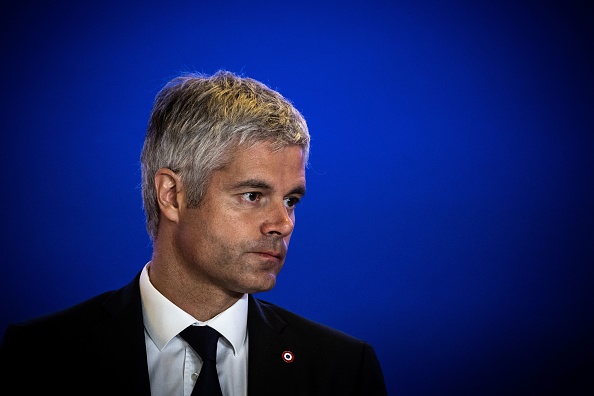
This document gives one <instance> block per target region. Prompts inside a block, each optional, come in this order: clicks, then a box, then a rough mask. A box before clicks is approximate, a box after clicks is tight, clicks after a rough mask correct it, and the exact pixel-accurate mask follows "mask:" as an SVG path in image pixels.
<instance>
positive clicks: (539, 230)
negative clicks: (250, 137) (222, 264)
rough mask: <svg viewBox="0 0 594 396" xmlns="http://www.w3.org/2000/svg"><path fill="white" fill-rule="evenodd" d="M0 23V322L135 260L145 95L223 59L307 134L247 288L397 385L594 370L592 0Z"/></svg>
mask: <svg viewBox="0 0 594 396" xmlns="http://www.w3.org/2000/svg"><path fill="white" fill-rule="evenodd" d="M13 3H14V2H13ZM3 9H4V11H3V12H2V16H1V17H0V18H1V19H0V22H1V23H0V33H1V37H2V41H1V43H2V44H1V45H2V52H1V53H2V62H1V70H0V78H1V81H0V82H1V89H2V91H1V92H2V94H1V97H2V103H1V104H0V105H1V110H0V111H1V116H2V143H1V144H0V170H1V172H2V180H1V183H0V193H1V197H2V205H0V218H1V219H2V228H3V237H2V238H1V239H0V249H1V252H2V255H3V260H2V264H1V267H0V268H1V276H0V293H1V294H0V299H1V301H2V303H1V307H0V308H1V311H0V325H1V329H2V330H1V331H2V332H3V331H4V328H5V326H6V325H7V324H8V323H9V322H14V321H18V320H21V319H25V318H28V317H30V316H33V315H38V314H44V313H47V312H52V311H54V310H56V309H60V308H64V307H66V306H69V305H71V304H74V303H76V302H79V301H81V300H83V299H85V298H88V297H91V296H93V295H95V294H97V293H99V292H102V291H104V290H107V289H113V288H118V287H120V286H122V285H123V284H125V283H127V282H128V281H129V280H130V279H131V278H132V277H133V276H134V275H135V274H136V273H137V272H138V271H139V270H140V269H141V268H142V266H143V265H144V264H145V263H146V262H147V261H148V260H149V259H150V253H151V246H150V242H149V239H148V237H147V235H146V232H145V229H144V214H143V211H142V205H141V197H140V191H139V189H138V185H139V182H140V173H139V163H138V157H139V153H140V148H141V145H142V141H143V135H144V131H145V127H146V122H147V119H148V115H149V112H150V108H151V105H152V101H153V98H154V96H155V94H156V93H157V91H158V90H159V89H160V88H161V87H162V85H163V84H164V83H165V82H166V81H167V80H168V79H169V78H170V77H173V76H174V75H176V74H177V73H178V72H180V71H186V70H197V71H201V72H205V73H209V74H210V73H213V72H215V71H216V70H217V69H221V68H222V69H227V70H231V71H234V72H237V73H241V74H244V75H246V76H249V77H253V78H256V79H258V80H260V81H263V82H264V83H266V84H268V85H269V86H271V87H272V88H275V89H277V90H279V91H280V92H281V93H282V94H283V95H285V96H286V97H288V98H289V99H290V100H292V101H293V102H294V104H295V105H296V107H297V108H298V109H299V110H300V111H301V112H302V113H303V114H304V116H305V118H306V119H307V121H308V124H309V127H310V131H311V134H312V152H311V164H310V167H309V170H308V195H307V197H306V198H305V200H304V201H303V202H302V204H300V207H299V209H298V214H297V227H296V230H295V232H294V234H293V239H292V241H291V249H290V250H289V256H288V258H287V262H286V265H285V268H284V269H283V272H282V273H281V275H280V277H279V281H278V283H277V287H276V288H275V289H274V290H273V291H271V292H268V293H263V294H261V295H260V297H261V298H264V299H267V300H269V301H272V302H275V303H277V304H280V305H282V306H285V307H286V308H289V309H291V310H293V311H295V312H297V313H299V314H302V315H304V316H307V317H310V318H312V319H314V320H317V321H319V322H322V323H325V324H327V325H331V326H333V327H336V328H339V329H341V330H343V331H345V332H348V333H350V334H353V335H355V336H357V337H360V338H363V339H365V340H367V341H369V342H370V343H372V345H373V346H374V347H375V348H376V350H377V353H378V356H379V358H380V361H381V363H382V365H383V368H384V372H385V376H386V382H387V385H388V388H389V391H390V394H399V395H437V394H439V395H450V394H456V395H465V394H468V395H471V394H472V395H490V394H493V395H495V394H508V395H509V394H515V393H516V392H517V393H518V394H522V393H523V392H526V393H525V394H529V393H531V392H534V393H532V394H536V393H537V392H542V393H545V390H547V389H551V387H553V386H556V385H558V384H559V383H560V382H561V381H562V380H563V379H564V378H566V377H567V376H569V375H570V374H572V373H577V372H578V370H579V367H583V366H584V365H585V364H586V363H587V362H588V361H590V362H591V361H592V350H593V348H592V334H593V333H594V314H593V313H594V287H593V281H594V186H593V183H594V35H593V33H594V29H593V25H594V23H593V21H594V14H593V13H592V9H591V7H590V6H589V5H588V2H586V1H584V2H577V1H559V2H546V1H545V2H543V1H538V2H537V1H534V2H525V1H524V2H522V1H519V2H518V1H513V2H512V1H493V2H476V1H443V2H440V1H423V0H416V1H394V2H387V1H375V2H374V1H370V0H367V1H351V2H348V3H344V2H322V1H298V2H290V3H288V2H281V1H252V2H248V1H233V0H230V1H225V2H214V1H168V2H155V1H152V2H146V1H145V2H124V1H101V2H91V1H89V2H63V1H56V2H51V3H50V2H48V4H45V5H39V4H34V3H31V2H27V1H23V2H19V4H18V5H15V4H12V5H5V6H3Z"/></svg>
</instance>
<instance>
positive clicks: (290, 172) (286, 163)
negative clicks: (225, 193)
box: [213, 142, 305, 185]
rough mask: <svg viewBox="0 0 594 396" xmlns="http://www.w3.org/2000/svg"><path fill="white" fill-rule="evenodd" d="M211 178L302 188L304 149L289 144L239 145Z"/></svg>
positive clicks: (303, 181) (230, 181) (303, 180)
mask: <svg viewBox="0 0 594 396" xmlns="http://www.w3.org/2000/svg"><path fill="white" fill-rule="evenodd" d="M213 178H215V179H219V180H220V179H225V180H227V181H228V182H229V183H233V182H236V181H238V180H241V179H263V180H266V181H269V182H276V183H283V184H291V185H294V184H301V185H305V157H304V154H303V148H302V147H301V146H298V145H289V146H285V147H282V148H280V149H277V148H274V147H273V146H272V145H271V144H270V143H269V142H261V143H256V144H251V145H239V146H237V147H235V148H234V149H233V150H231V151H230V154H229V161H228V162H227V164H226V165H225V166H224V167H223V168H221V169H219V170H218V171H215V172H214V174H213Z"/></svg>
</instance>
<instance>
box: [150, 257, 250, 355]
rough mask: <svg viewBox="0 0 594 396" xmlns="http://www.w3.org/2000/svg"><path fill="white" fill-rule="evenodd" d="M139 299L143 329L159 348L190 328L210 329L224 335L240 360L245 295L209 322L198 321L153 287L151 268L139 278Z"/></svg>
mask: <svg viewBox="0 0 594 396" xmlns="http://www.w3.org/2000/svg"><path fill="white" fill-rule="evenodd" d="M140 297H141V299H142V316H143V319H144V327H145V328H146V331H147V332H148V334H149V336H150V337H151V339H152V340H153V342H154V343H155V345H156V346H157V348H159V350H161V349H163V348H164V347H165V345H167V343H168V342H169V341H171V339H172V338H173V337H175V336H176V335H178V334H179V333H180V332H181V331H182V330H183V329H185V328H186V327H188V326H190V325H198V326H205V325H208V326H210V327H212V328H213V329H215V330H216V331H218V332H219V333H221V335H222V336H223V337H224V339H225V340H226V341H227V342H228V343H229V344H231V347H232V348H233V354H234V355H235V356H238V355H239V353H240V352H241V350H242V348H243V347H244V346H245V343H246V335H247V311H248V297H247V294H244V295H243V296H242V297H241V298H240V299H239V300H237V302H236V303H235V304H233V305H232V306H230V307H229V308H227V309H226V310H225V311H223V312H221V313H220V314H218V315H217V316H215V317H214V318H212V319H209V320H207V321H206V322H201V321H199V320H196V319H195V318H194V317H192V315H190V314H188V313H187V312H185V311H184V310H182V309H181V308H179V307H178V306H177V305H175V304H174V303H172V302H171V301H169V300H168V299H167V298H166V297H165V296H164V295H162V294H161V293H160V292H159V291H158V290H157V289H155V287H154V286H153V284H152V283H151V281H150V279H149V274H148V264H147V265H145V266H144V268H143V269H142V273H141V274H140Z"/></svg>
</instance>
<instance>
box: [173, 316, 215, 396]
mask: <svg viewBox="0 0 594 396" xmlns="http://www.w3.org/2000/svg"><path fill="white" fill-rule="evenodd" d="M179 335H181V336H182V337H183V339H184V340H186V341H187V342H188V344H190V346H191V347H192V349H193V350H194V351H196V353H197V354H198V355H200V358H201V359H202V369H201V370H200V375H199V376H198V379H197V380H196V384H195V385H194V389H193V390H192V396H223V392H221V385H220V384H219V376H218V375H217V341H218V340H219V337H220V336H221V334H219V332H218V331H216V330H215V329H213V328H212V327H208V326H188V327H187V328H186V329H185V330H183V331H182V332H181V333H179Z"/></svg>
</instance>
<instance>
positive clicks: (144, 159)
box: [141, 71, 309, 239]
mask: <svg viewBox="0 0 594 396" xmlns="http://www.w3.org/2000/svg"><path fill="white" fill-rule="evenodd" d="M262 142H270V143H271V146H272V147H273V148H274V149H277V150H278V149H281V148H285V147H287V146H300V147H301V148H302V150H303V156H304V161H305V162H307V157H308V154H309V132H308V129H307V124H306V123H305V120H304V119H303V117H302V116H301V114H300V113H299V111H297V109H295V108H294V107H293V106H292V105H291V103H290V102H289V101H288V100H287V99H285V98H284V97H283V96H281V95H280V94H279V93H278V92H276V91H274V90H272V89H270V88H268V87H267V86H265V85H264V84H262V83H260V82H258V81H255V80H253V79H250V78H242V77H239V76H237V75H235V74H232V73H230V72H226V71H220V72H218V73H216V74H214V75H213V76H210V77H207V76H203V75H198V74H187V75H183V76H180V77H177V78H174V79H173V80H171V81H170V82H169V83H168V84H167V85H166V86H165V87H164V88H163V89H162V90H161V91H160V92H159V94H158V95H157V97H156V99H155V104H154V106H153V110H152V113H151V116H150V119H149V124H148V128H147V133H146V138H145V141H144V146H143V149H142V154H141V166H142V195H143V203H144V209H145V213H146V225H147V230H148V232H149V235H150V236H151V238H153V239H154V238H155V236H156V234H157V230H158V226H159V215H160V211H159V205H158V202H157V197H156V193H155V182H154V177H155V175H156V173H157V171H158V170H159V169H161V168H168V169H171V170H172V171H173V172H175V173H176V174H177V175H178V176H179V177H180V178H181V180H183V181H184V185H185V186H186V188H187V204H188V206H189V207H198V206H199V205H200V203H201V201H202V198H203V196H204V193H205V189H206V186H207V183H208V181H209V179H210V177H211V176H212V174H213V172H214V171H216V170H217V169H221V168H222V167H223V166H225V165H226V164H227V163H229V161H230V160H231V155H232V153H233V151H234V150H235V149H236V148H237V147H238V146H240V145H241V146H243V147H247V146H250V145H254V144H257V143H262Z"/></svg>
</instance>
